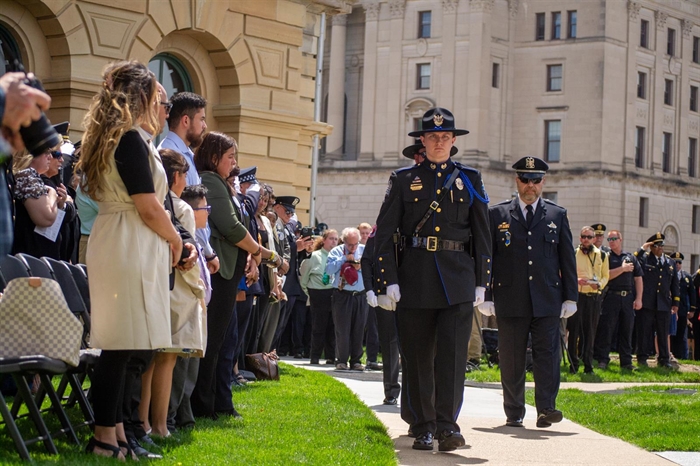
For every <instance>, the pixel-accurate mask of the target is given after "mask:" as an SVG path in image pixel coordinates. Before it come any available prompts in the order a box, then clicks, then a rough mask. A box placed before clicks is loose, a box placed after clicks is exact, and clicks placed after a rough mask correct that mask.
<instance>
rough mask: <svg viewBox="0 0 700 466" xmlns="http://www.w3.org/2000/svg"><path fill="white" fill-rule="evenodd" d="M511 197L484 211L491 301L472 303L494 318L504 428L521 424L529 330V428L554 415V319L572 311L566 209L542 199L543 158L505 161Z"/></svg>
mask: <svg viewBox="0 0 700 466" xmlns="http://www.w3.org/2000/svg"><path fill="white" fill-rule="evenodd" d="M513 168H514V169H515V172H516V176H515V184H516V186H517V188H518V197H516V198H515V199H513V200H511V201H505V202H502V203H500V204H496V205H495V206H492V207H491V208H489V217H490V221H491V236H492V242H493V245H492V249H493V276H492V294H493V301H487V302H485V303H483V304H481V305H480V306H479V311H480V312H481V313H482V314H484V315H486V316H491V315H494V314H495V315H496V319H497V321H498V350H499V358H500V364H499V365H500V367H501V383H502V385H503V398H504V400H503V409H504V411H505V413H506V425H507V426H510V427H523V417H524V416H525V359H526V351H527V342H528V335H529V334H531V335H532V363H533V375H534V378H535V405H536V407H537V413H538V417H537V427H549V426H551V425H552V423H554V422H559V421H561V420H562V417H563V416H562V413H561V411H559V410H557V409H556V398H557V393H558V391H559V364H560V362H559V361H560V355H561V353H560V334H559V319H560V318H568V317H570V316H572V315H573V314H574V313H575V312H576V301H577V299H578V286H577V283H578V280H577V275H576V258H575V256H574V245H573V242H572V237H571V229H570V227H569V220H568V218H567V215H566V209H564V208H562V207H560V206H558V205H556V204H555V203H553V202H551V201H548V200H545V199H542V198H541V195H542V189H543V188H544V184H545V183H544V181H545V174H546V172H547V170H548V168H549V166H548V165H547V163H546V162H544V161H543V160H540V159H538V158H536V157H523V158H522V159H520V160H518V161H517V162H516V163H515V164H513Z"/></svg>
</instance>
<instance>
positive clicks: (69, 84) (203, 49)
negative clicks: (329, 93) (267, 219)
mask: <svg viewBox="0 0 700 466" xmlns="http://www.w3.org/2000/svg"><path fill="white" fill-rule="evenodd" d="M353 1H354V0H149V1H144V0H85V1H81V0H50V1H49V0H0V27H1V28H2V29H3V30H4V31H6V32H7V33H8V34H9V35H10V36H11V37H12V39H13V40H14V42H16V45H17V48H18V49H19V51H20V55H21V57H22V62H23V64H24V66H25V69H26V70H27V71H32V72H34V73H35V74H36V75H37V76H38V77H39V78H40V79H41V80H42V81H43V83H44V86H45V88H46V90H47V91H48V93H49V94H50V95H51V97H52V99H53V104H52V107H51V110H50V111H49V113H48V117H49V119H51V120H52V121H54V122H59V121H65V120H68V121H70V122H71V138H72V139H73V140H78V139H80V137H81V135H82V128H81V126H82V119H83V117H84V115H85V112H86V110H87V108H88V106H89V104H90V101H91V99H92V96H93V95H94V94H95V92H96V90H97V89H98V86H99V85H100V84H101V80H100V75H101V70H102V69H103V67H104V66H105V65H106V64H107V63H108V62H110V61H112V60H115V59H137V60H140V61H142V62H143V63H148V62H149V61H150V60H151V59H153V57H155V56H156V55H158V54H168V55H169V56H170V57H174V58H175V59H176V60H178V61H179V62H180V63H181V65H182V66H183V68H184V69H185V70H186V73H187V74H188V75H189V78H190V80H191V82H192V88H193V89H192V90H193V91H194V92H197V93H199V94H201V95H203V96H205V97H206V98H207V100H208V103H209V105H208V108H207V125H208V127H209V129H210V130H216V131H222V132H226V133H228V134H230V135H232V136H233V137H235V138H236V139H237V141H238V143H239V147H240V156H239V163H240V164H241V166H243V167H246V166H251V165H257V166H258V167H259V168H258V176H259V177H260V178H261V179H262V180H264V181H268V182H270V183H271V184H272V185H273V186H274V188H275V190H276V193H277V194H278V195H295V196H298V197H300V198H301V203H300V206H299V208H298V210H297V211H298V213H299V217H300V220H302V221H307V220H308V208H309V186H310V165H311V153H312V137H313V136H314V135H315V134H319V135H321V136H325V135H327V134H329V133H330V132H331V128H330V127H329V126H328V125H326V124H325V123H317V122H314V114H313V113H314V78H315V74H316V53H317V41H318V37H319V34H320V14H321V13H322V12H327V13H328V14H330V15H334V14H338V13H340V12H345V13H347V12H349V11H350V6H349V4H351V3H353Z"/></svg>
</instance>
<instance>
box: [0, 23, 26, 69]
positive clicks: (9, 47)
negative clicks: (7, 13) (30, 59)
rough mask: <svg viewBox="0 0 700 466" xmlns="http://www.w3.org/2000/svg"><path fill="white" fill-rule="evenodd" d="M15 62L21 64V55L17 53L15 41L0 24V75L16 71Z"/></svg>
mask: <svg viewBox="0 0 700 466" xmlns="http://www.w3.org/2000/svg"><path fill="white" fill-rule="evenodd" d="M15 60H17V62H18V63H20V64H21V63H22V55H21V54H20V53H19V47H18V46H17V41H15V38H14V37H12V34H10V31H9V30H8V29H7V28H6V27H5V25H4V24H2V23H0V75H3V74H5V73H7V72H8V71H17V67H16V66H15Z"/></svg>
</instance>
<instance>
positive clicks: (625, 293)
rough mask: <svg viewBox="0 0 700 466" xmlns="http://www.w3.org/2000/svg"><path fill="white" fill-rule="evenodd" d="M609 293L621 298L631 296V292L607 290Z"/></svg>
mask: <svg viewBox="0 0 700 466" xmlns="http://www.w3.org/2000/svg"><path fill="white" fill-rule="evenodd" d="M609 292H610V293H615V294H617V295H620V296H622V297H623V298H624V297H625V296H627V295H628V294H632V292H631V291H617V290H609Z"/></svg>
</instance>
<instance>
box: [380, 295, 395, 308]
mask: <svg viewBox="0 0 700 466" xmlns="http://www.w3.org/2000/svg"><path fill="white" fill-rule="evenodd" d="M377 305H378V306H379V307H381V308H382V309H386V310H387V311H395V310H396V302H395V301H392V300H391V298H389V296H387V295H385V294H380V295H379V296H378V297H377Z"/></svg>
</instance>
